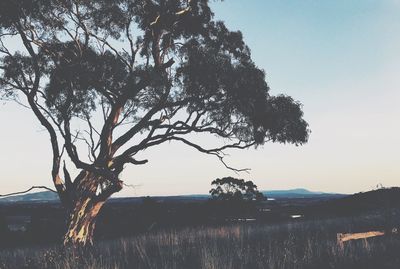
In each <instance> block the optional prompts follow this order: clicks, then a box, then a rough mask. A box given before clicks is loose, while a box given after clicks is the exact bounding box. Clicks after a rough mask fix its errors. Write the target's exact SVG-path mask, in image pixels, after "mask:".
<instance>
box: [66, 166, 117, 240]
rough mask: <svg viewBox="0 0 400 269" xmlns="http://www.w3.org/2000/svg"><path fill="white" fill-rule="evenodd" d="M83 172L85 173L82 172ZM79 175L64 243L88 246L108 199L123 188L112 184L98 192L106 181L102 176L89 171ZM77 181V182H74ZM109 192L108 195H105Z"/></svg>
mask: <svg viewBox="0 0 400 269" xmlns="http://www.w3.org/2000/svg"><path fill="white" fill-rule="evenodd" d="M82 173H83V174H82ZM82 173H81V175H80V176H78V178H77V180H78V182H77V184H76V189H75V192H74V198H75V199H73V203H72V205H71V207H70V215H69V221H68V228H67V232H66V234H65V236H64V245H72V246H82V247H85V246H88V245H92V244H93V235H94V230H95V226H96V219H97V216H98V214H99V212H100V210H101V208H102V207H103V205H104V203H105V202H106V200H107V199H108V198H109V197H110V196H111V195H112V194H113V193H115V192H117V191H119V190H121V189H122V184H121V185H118V188H115V186H111V191H110V190H109V189H107V190H103V191H102V192H100V193H98V190H97V189H98V188H99V186H100V185H101V184H102V182H103V181H104V179H103V178H102V177H101V176H98V175H94V174H92V173H89V172H82ZM74 183H75V182H74ZM105 192H107V195H105Z"/></svg>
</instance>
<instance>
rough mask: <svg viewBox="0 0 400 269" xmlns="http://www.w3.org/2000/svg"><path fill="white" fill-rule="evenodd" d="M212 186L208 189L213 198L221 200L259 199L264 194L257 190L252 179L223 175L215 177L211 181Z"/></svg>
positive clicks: (262, 197)
mask: <svg viewBox="0 0 400 269" xmlns="http://www.w3.org/2000/svg"><path fill="white" fill-rule="evenodd" d="M211 185H212V186H214V187H213V188H212V189H211V190H210V194H211V196H212V198H213V199H216V200H221V201H260V200H262V199H264V195H263V194H262V193H261V192H259V191H258V189H257V186H256V185H255V184H254V183H253V182H252V181H250V180H249V181H245V180H243V179H238V178H233V177H224V178H217V179H216V180H214V181H212V182H211Z"/></svg>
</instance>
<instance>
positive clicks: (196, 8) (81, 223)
mask: <svg viewBox="0 0 400 269" xmlns="http://www.w3.org/2000/svg"><path fill="white" fill-rule="evenodd" d="M208 2H209V1H208V0H187V1H182V0H114V1H109V0H96V1H94V0H1V1H0V57H1V58H0V93H1V97H2V98H3V99H7V100H14V101H17V102H19V103H21V104H23V105H25V106H27V107H28V108H29V109H30V110H31V111H32V112H33V114H34V115H35V116H36V117H37V119H38V120H39V122H40V123H41V124H42V125H43V126H44V128H45V129H46V130H47V132H48V134H49V135H50V141H51V148H52V154H53V159H52V170H51V175H52V179H53V182H54V186H55V188H56V190H57V192H58V194H59V197H60V200H61V202H62V204H63V205H64V207H65V208H66V209H67V210H68V212H69V226H68V231H67V233H66V235H65V239H64V242H65V244H69V243H72V244H82V245H85V244H88V243H89V244H90V243H92V238H93V231H94V227H95V219H96V216H97V215H98V213H99V210H100V209H101V208H102V206H103V204H104V203H105V201H106V200H107V199H108V198H109V197H110V196H111V195H112V194H114V193H116V192H118V191H120V190H121V189H122V187H123V182H122V181H121V179H120V178H119V175H120V173H121V172H122V170H123V168H124V166H125V165H126V164H133V165H141V164H145V163H146V162H147V160H140V159H137V157H136V155H137V154H138V153H139V152H141V151H143V150H146V149H148V148H150V147H154V146H157V145H159V144H161V143H164V142H167V141H178V142H181V143H184V144H186V145H187V146H189V147H193V148H195V149H197V150H198V151H200V152H202V153H205V154H210V155H214V156H216V157H218V158H219V159H220V160H221V161H222V163H223V164H224V165H226V164H225V162H224V160H223V156H224V155H223V154H224V150H228V149H232V148H237V149H245V148H249V147H252V146H258V145H261V144H263V143H265V142H266V141H272V142H281V143H286V142H289V143H294V144H303V143H305V142H306V141H307V138H308V134H309V131H308V125H307V123H306V122H305V121H304V120H303V112H302V110H301V104H300V103H299V102H297V101H294V100H293V99H292V98H291V97H289V96H285V95H278V96H271V95H270V94H269V87H268V85H267V83H266V81H265V73H264V71H263V70H261V69H259V68H258V67H257V66H256V65H255V64H254V62H253V61H252V60H251V56H250V50H249V48H248V47H247V46H246V45H245V43H244V41H243V38H242V34H241V33H240V32H232V31H229V30H228V29H227V28H226V27H225V25H224V23H223V22H221V21H215V20H213V13H212V11H211V10H210V7H209V3H208ZM16 43H18V45H15V44H16ZM83 123H84V124H83ZM192 133H197V134H202V135H207V134H208V135H213V136H217V137H220V138H222V139H220V141H221V146H218V147H215V148H207V147H205V146H204V145H200V144H198V143H196V142H194V141H193V140H192V136H188V134H192ZM82 145H85V146H82ZM86 149H87V152H84V150H85V151H86ZM64 152H65V154H63V153H64ZM65 158H68V159H70V161H72V163H73V165H75V166H76V168H78V169H79V170H80V171H81V172H80V173H79V174H78V175H77V176H76V177H75V179H72V178H71V176H70V173H68V170H67V167H65V164H64V166H62V161H63V159H65ZM226 166H227V165H226ZM227 167H228V166H227ZM228 168H229V167H228ZM61 170H62V171H61Z"/></svg>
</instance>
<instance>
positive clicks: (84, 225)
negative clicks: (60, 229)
mask: <svg viewBox="0 0 400 269" xmlns="http://www.w3.org/2000/svg"><path fill="white" fill-rule="evenodd" d="M103 204H104V202H95V201H94V199H92V198H85V199H83V200H79V201H78V202H77V203H76V205H75V208H74V209H73V211H72V213H71V216H70V219H69V223H68V230H67V233H66V234H65V236H64V245H74V246H86V245H92V244H93V235H94V229H95V226H96V217H97V215H98V213H99V211H100V209H101V208H102V206H103Z"/></svg>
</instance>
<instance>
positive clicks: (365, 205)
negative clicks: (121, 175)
mask: <svg viewBox="0 0 400 269" xmlns="http://www.w3.org/2000/svg"><path fill="white" fill-rule="evenodd" d="M266 193H269V194H270V196H269V197H270V199H269V200H268V201H264V202H263V203H261V204H259V205H257V210H252V209H250V210H249V209H247V210H245V211H242V212H241V211H240V210H236V212H229V213H227V212H226V211H225V210H226V208H224V207H222V208H220V209H215V206H216V205H215V204H214V205H209V203H210V201H209V199H210V197H209V196H208V195H195V196H190V195H187V196H178V197H153V198H117V199H112V200H110V201H109V202H108V204H107V205H106V207H105V208H104V212H103V214H102V215H101V216H100V218H99V221H98V226H99V227H98V233H97V236H96V238H97V239H96V245H95V247H94V248H92V249H88V250H85V251H84V253H85V254H84V255H83V256H80V255H78V256H77V254H76V253H75V252H74V250H71V249H64V248H61V247H59V243H58V242H60V240H61V238H62V235H63V217H62V215H60V214H57V212H58V211H60V210H62V209H61V207H60V204H59V202H57V201H56V200H55V199H53V200H40V199H52V198H54V196H52V195H51V194H50V193H48V192H44V193H36V194H29V195H23V196H18V197H14V198H12V199H8V201H7V200H5V199H1V200H0V204H1V205H0V220H1V219H2V221H0V223H3V225H7V227H8V232H4V230H7V227H6V229H5V227H3V228H1V227H0V229H2V230H3V232H2V235H1V236H2V239H3V240H2V244H1V246H2V249H1V250H0V261H1V263H0V266H1V268H132V267H134V268H349V269H350V268H393V269H395V268H398V265H399V262H400V260H399V256H398V252H399V251H400V236H399V234H395V233H393V234H392V233H388V234H387V235H385V236H382V237H376V238H369V239H362V240H354V241H349V242H346V243H345V244H344V245H343V246H342V245H340V244H339V243H338V239H337V234H338V233H359V232H368V231H390V230H391V229H392V228H393V227H396V226H395V225H398V223H399V221H400V207H399V205H400V189H398V188H393V189H379V190H375V191H371V192H367V193H359V194H355V195H340V194H323V193H313V192H309V191H306V190H303V189H297V190H289V191H270V192H268V191H267V192H266ZM10 200H11V201H10ZM15 201H18V202H15ZM388 205H392V206H388ZM211 207H213V209H211ZM55 209H56V210H55ZM35 215H37V216H36V217H35ZM39 215H40V217H38V216H39ZM17 216H20V217H21V218H22V217H23V216H25V217H28V216H29V223H28V224H27V225H26V230H24V229H22V228H21V227H22V226H20V228H21V229H20V230H14V231H12V229H10V228H11V227H12V226H13V224H14V225H16V224H17V223H20V222H18V221H21V219H19V220H18V218H17ZM111 216H112V217H111ZM293 216H295V218H293ZM57 218H58V219H57ZM110 219H111V221H110ZM7 221H8V222H7ZM12 221H14V222H15V223H12ZM35 222H38V223H35ZM138 222H141V225H138ZM55 225H59V227H58V229H57V228H56V227H54V226H55ZM115 227H117V229H115ZM115 230H118V232H117V233H115ZM46 234H47V236H46ZM35 235H37V236H35ZM102 238H103V239H102ZM7 239H8V240H9V242H6V240H7ZM32 245H35V247H32ZM38 245H39V246H38Z"/></svg>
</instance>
